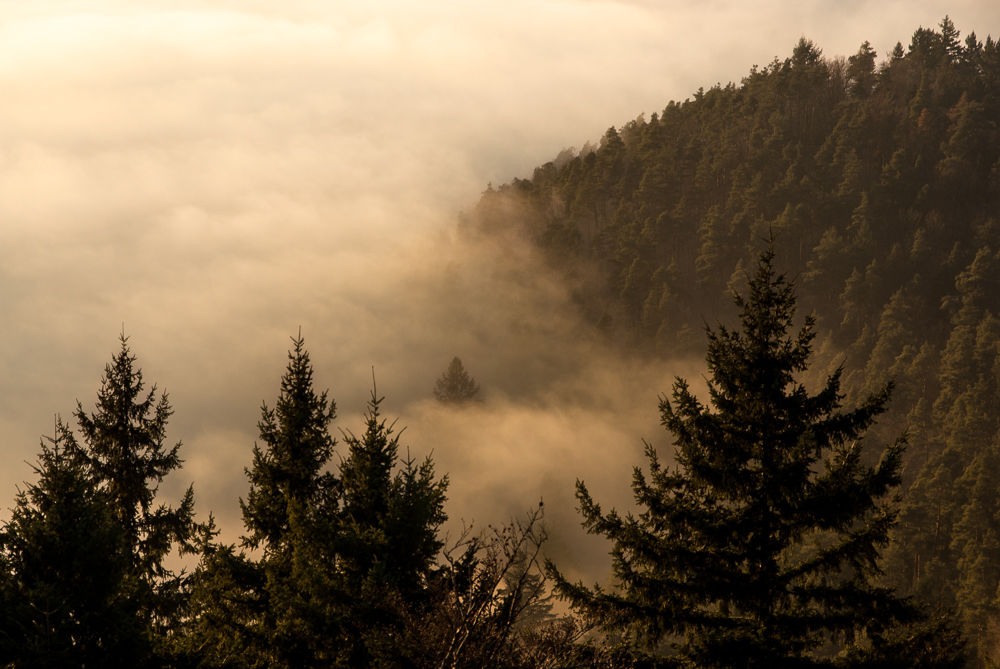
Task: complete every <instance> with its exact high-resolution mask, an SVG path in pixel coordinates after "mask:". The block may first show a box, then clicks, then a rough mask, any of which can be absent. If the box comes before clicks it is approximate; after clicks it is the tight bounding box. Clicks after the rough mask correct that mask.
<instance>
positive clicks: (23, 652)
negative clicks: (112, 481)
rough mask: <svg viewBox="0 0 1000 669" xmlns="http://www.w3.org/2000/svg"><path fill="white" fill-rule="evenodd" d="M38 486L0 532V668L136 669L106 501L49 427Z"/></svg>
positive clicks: (136, 648) (121, 551)
mask: <svg viewBox="0 0 1000 669" xmlns="http://www.w3.org/2000/svg"><path fill="white" fill-rule="evenodd" d="M47 441H48V442H49V443H48V444H46V443H45V441H43V442H42V451H41V453H39V455H38V464H37V465H36V467H35V473H36V474H37V475H38V480H37V482H35V483H29V484H27V485H26V487H25V489H24V490H22V491H20V492H19V493H18V495H17V499H16V501H15V507H14V509H13V511H12V513H11V518H10V520H9V521H8V522H7V523H6V524H5V526H4V528H3V530H2V531H0V563H2V570H0V572H2V574H3V577H4V578H3V581H4V582H3V583H2V589H3V591H4V595H5V596H4V600H5V601H3V602H2V604H3V606H2V613H0V664H2V665H3V666H17V667H81V666H86V667H109V668H110V667H119V666H133V667H134V666H144V664H145V662H146V661H147V660H148V655H149V650H150V648H149V644H148V639H147V638H146V636H145V630H144V629H143V626H142V625H141V624H140V619H139V617H138V615H137V614H138V610H137V609H138V606H137V604H138V602H136V601H135V600H133V599H132V598H130V597H129V590H128V588H127V587H126V579H127V578H128V575H129V574H128V567H129V556H128V554H127V552H126V546H125V544H124V542H123V541H122V539H123V532H122V528H121V526H120V524H119V523H118V522H117V520H116V518H115V516H114V514H113V512H112V507H111V504H110V502H109V499H108V498H107V496H106V495H105V494H104V492H103V491H101V490H98V489H97V487H96V486H95V484H94V481H93V479H92V478H91V476H90V472H89V471H88V469H87V467H86V465H85V463H84V462H83V461H82V459H81V458H80V457H79V449H77V448H74V446H75V440H74V437H73V434H72V432H71V431H70V430H69V429H68V427H66V426H65V425H63V424H62V422H61V421H60V422H57V424H56V434H55V436H54V437H52V438H47Z"/></svg>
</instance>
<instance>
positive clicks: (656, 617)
mask: <svg viewBox="0 0 1000 669" xmlns="http://www.w3.org/2000/svg"><path fill="white" fill-rule="evenodd" d="M773 259H774V251H773V248H769V249H768V250H767V251H766V252H764V253H762V254H761V255H760V257H759V261H758V265H757V270H756V273H755V275H754V276H753V277H750V278H749V286H748V289H747V290H748V293H749V295H748V297H746V298H744V297H742V296H740V295H736V296H735V303H736V306H737V307H738V309H739V310H740V327H739V328H738V329H729V328H726V327H724V326H720V327H719V328H718V329H717V330H716V331H711V330H708V353H707V362H708V368H709V372H710V375H711V378H710V380H709V382H708V394H709V399H710V404H709V405H708V406H706V405H703V404H702V403H701V401H699V400H698V398H697V397H696V396H695V395H694V393H693V392H692V391H691V389H690V388H689V386H688V384H687V383H686V382H685V381H683V380H680V379H678V380H677V382H676V384H675V385H674V390H673V396H672V401H670V400H668V399H666V398H664V399H662V401H661V403H660V410H661V413H662V417H663V425H664V426H665V427H666V428H667V429H668V430H669V431H670V432H671V433H672V434H673V435H674V437H675V442H674V453H675V457H676V462H677V464H676V466H675V467H670V466H664V465H662V464H661V462H660V460H659V456H658V453H657V451H656V449H655V448H653V447H652V446H649V445H647V448H646V455H647V457H648V458H649V473H648V475H647V474H646V473H643V472H642V470H641V469H639V468H636V470H635V475H634V479H633V485H632V487H633V491H634V494H635V500H636V503H637V505H638V506H639V507H640V509H641V512H640V513H639V514H638V515H633V514H631V513H629V514H625V515H621V514H619V513H617V512H616V511H614V510H612V511H611V512H610V513H607V514H605V513H603V512H602V510H601V507H600V506H599V505H598V504H597V503H596V502H595V501H594V500H593V499H592V497H591V496H590V493H589V492H588V490H587V487H586V486H585V485H584V484H583V483H579V484H578V489H577V497H578V499H579V501H580V511H581V514H582V515H583V518H584V526H585V527H586V528H587V529H588V531H589V532H591V533H594V534H601V535H604V536H606V537H607V538H608V539H610V540H611V542H612V544H613V548H612V553H611V555H612V560H613V569H614V578H615V582H616V585H617V587H616V588H613V589H604V588H601V587H600V586H595V587H594V588H593V589H590V588H587V587H585V586H584V585H583V584H571V583H569V582H567V581H566V580H565V578H563V577H562V576H561V575H560V574H559V573H558V571H557V570H556V569H555V567H554V566H552V565H551V564H550V565H549V568H550V571H551V573H552V575H553V576H554V577H555V578H556V580H557V588H558V591H559V592H560V593H561V594H562V595H563V596H564V597H566V598H567V599H568V600H569V601H570V603H571V604H572V605H573V606H574V607H576V608H577V609H579V610H580V611H582V612H584V613H585V614H586V615H588V616H590V617H592V618H593V619H595V620H596V621H598V622H599V623H600V624H601V625H602V626H603V628H604V629H605V631H608V632H613V633H617V634H624V635H625V638H627V639H632V640H634V641H637V642H639V643H640V644H642V645H644V646H645V647H646V648H647V649H655V650H656V651H657V652H658V653H659V652H663V651H665V650H666V649H669V651H668V655H669V657H670V660H669V661H668V663H676V666H689V664H690V665H691V666H698V667H762V668H763V667H790V666H795V667H810V666H879V667H887V666H899V667H904V666H905V667H911V666H959V665H960V662H961V658H960V657H959V656H958V654H957V652H956V646H955V645H954V643H953V642H954V636H953V635H950V634H945V635H943V636H936V635H935V633H934V632H932V631H928V630H927V629H923V628H918V627H916V626H914V627H911V628H909V629H907V628H906V626H907V625H911V626H913V625H916V624H917V623H919V622H920V621H921V619H922V613H921V611H920V609H919V608H918V606H917V605H916V604H915V603H914V602H912V601H910V600H905V599H900V598H898V597H897V596H896V595H895V593H894V591H893V590H892V589H891V588H888V587H884V586H881V585H880V584H879V577H880V575H881V572H880V569H879V557H880V552H881V550H882V549H883V548H884V547H885V546H886V544H887V543H888V541H889V531H890V529H891V528H892V526H893V524H894V523H895V519H896V510H895V506H894V504H893V502H892V500H891V499H890V497H889V496H890V495H891V494H892V491H893V489H894V488H895V487H896V486H898V485H899V483H900V473H899V472H900V462H901V456H902V452H903V440H902V439H900V440H897V441H896V442H895V443H893V444H891V445H889V446H887V447H886V448H885V449H884V450H883V452H882V456H881V459H880V460H879V462H878V464H877V465H876V466H874V467H870V466H866V465H864V464H863V461H862V449H863V447H862V437H863V435H864V432H865V430H866V428H868V427H869V426H870V425H872V423H873V421H874V420H875V418H876V417H877V416H878V415H879V414H880V413H882V412H883V411H884V410H885V405H886V402H887V401H888V399H889V393H890V389H891V388H890V387H885V388H884V389H883V390H882V391H881V392H879V393H877V394H875V395H872V396H870V397H868V399H867V400H865V401H864V402H863V403H862V404H861V405H860V406H858V407H857V408H855V409H851V410H842V409H841V405H840V402H841V399H842V396H841V393H840V376H841V371H840V370H839V369H838V370H837V371H836V372H835V373H834V374H832V375H831V376H830V377H829V378H828V379H827V382H826V384H825V386H824V387H823V388H822V389H821V390H820V391H819V392H818V393H817V394H815V395H810V394H809V393H808V392H807V390H806V388H805V387H804V386H803V385H802V384H801V383H800V382H798V381H797V375H799V374H801V373H803V372H805V371H806V369H807V367H808V361H809V357H810V353H811V343H812V340H813V338H814V336H815V335H814V332H813V327H814V319H813V317H812V316H807V317H806V318H805V322H804V325H803V327H802V328H801V329H800V330H799V331H798V333H797V334H793V333H791V332H790V330H791V328H792V323H793V318H794V315H795V302H796V298H795V294H794V291H793V287H792V285H791V284H789V283H788V282H787V281H786V279H785V277H784V276H783V275H777V274H776V272H775V270H774V268H773ZM921 630H922V631H921ZM937 631H938V632H940V629H938V630H937ZM837 648H840V649H841V650H840V652H839V654H838V655H837V656H836V657H834V656H833V653H834V652H835V651H836V649H837Z"/></svg>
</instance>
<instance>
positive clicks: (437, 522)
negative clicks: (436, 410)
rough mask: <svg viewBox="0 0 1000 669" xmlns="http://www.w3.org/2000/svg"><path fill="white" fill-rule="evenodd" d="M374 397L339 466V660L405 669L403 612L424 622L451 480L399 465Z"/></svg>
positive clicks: (394, 438)
mask: <svg viewBox="0 0 1000 669" xmlns="http://www.w3.org/2000/svg"><path fill="white" fill-rule="evenodd" d="M381 403H382V398H380V397H379V396H378V394H377V391H376V390H375V389H373V390H372V395H371V400H370V401H369V402H368V411H367V413H366V414H365V432H364V434H363V435H362V436H361V437H356V436H355V435H354V434H352V433H351V432H346V433H345V435H344V442H345V444H346V446H347V457H346V458H344V461H343V463H341V465H340V489H341V500H340V501H341V506H340V509H339V511H338V521H337V545H338V550H339V554H338V556H337V565H336V570H337V578H338V580H339V588H340V592H341V593H342V596H344V597H345V598H346V600H347V601H348V602H350V605H349V607H350V608H349V610H348V611H345V615H344V621H345V622H344V625H343V629H344V635H345V636H344V642H343V644H344V646H343V653H342V658H343V661H344V663H345V665H346V666H348V667H352V668H353V667H359V668H360V667H368V666H387V667H388V666H407V664H406V662H405V661H404V658H402V657H401V655H402V654H403V653H405V652H406V650H405V648H403V647H401V645H400V636H401V631H402V629H403V626H404V612H405V613H406V614H410V615H418V616H419V615H422V614H424V613H425V611H426V609H427V605H428V604H429V597H428V595H427V587H428V580H429V579H430V578H431V577H432V575H433V574H434V572H435V571H436V558H437V555H438V552H439V551H440V550H441V548H442V546H443V542H442V541H441V540H440V539H439V538H438V529H439V528H440V526H441V524H442V523H444V521H445V520H446V519H447V516H446V515H445V513H444V501H445V492H446V491H447V488H448V478H447V477H444V478H441V479H436V478H435V475H434V464H433V462H432V461H431V459H430V458H429V457H428V458H426V459H425V460H424V461H423V462H422V463H419V464H418V463H417V462H416V461H415V460H413V459H412V458H410V457H409V455H408V454H407V457H406V458H400V454H399V434H394V432H393V425H392V424H386V421H385V419H383V418H382V416H381V413H380V410H379V405H380V404H381Z"/></svg>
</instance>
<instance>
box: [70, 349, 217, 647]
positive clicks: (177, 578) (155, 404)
mask: <svg viewBox="0 0 1000 669" xmlns="http://www.w3.org/2000/svg"><path fill="white" fill-rule="evenodd" d="M120 342H121V350H120V351H119V352H118V353H117V354H116V355H115V356H114V357H113V358H112V360H111V363H109V364H108V365H107V366H106V367H105V370H104V377H103V378H102V379H101V389H100V390H99V391H98V393H97V407H96V410H95V411H94V412H93V413H91V414H88V413H87V412H86V411H84V409H83V405H82V404H80V403H79V402H78V403H77V410H76V412H75V413H74V416H75V417H76V419H77V422H78V424H79V427H80V431H81V433H82V436H83V443H82V444H80V445H77V444H76V442H75V441H72V442H68V443H67V447H68V448H71V449H72V450H74V451H75V454H74V457H79V458H80V460H81V462H82V463H84V465H85V466H86V468H87V470H88V475H89V476H90V477H92V479H93V481H94V483H95V485H97V486H98V487H99V488H100V490H101V491H102V494H103V495H104V496H105V497H106V498H107V499H108V503H109V505H110V508H111V513H112V514H113V516H114V518H115V520H116V522H117V523H118V524H119V525H120V527H121V531H122V540H123V541H124V545H125V550H126V555H127V560H128V569H127V579H126V585H125V596H127V597H130V598H131V599H132V600H133V601H135V602H136V604H137V605H138V607H139V610H140V612H141V615H142V616H143V617H144V619H145V620H146V623H147V624H148V625H149V626H150V632H151V633H152V634H153V636H154V638H156V639H158V640H159V641H165V640H166V639H167V637H169V636H170V634H171V631H172V629H173V628H174V627H175V626H176V625H177V624H179V619H180V617H181V616H182V615H183V614H182V608H183V606H184V593H183V587H184V585H185V580H186V578H185V576H184V574H183V573H181V574H177V573H175V572H174V571H173V570H171V569H170V568H168V567H167V566H166V565H165V564H164V559H165V558H166V557H167V556H168V555H169V554H170V552H171V551H172V550H174V549H175V548H176V549H178V550H179V551H180V552H181V553H182V554H184V553H189V552H193V551H194V550H195V546H194V543H193V542H194V539H195V537H196V534H197V532H198V529H199V527H198V525H197V524H196V523H195V521H194V490H193V486H192V487H189V488H188V490H187V492H186V493H185V495H184V497H183V499H182V500H181V503H180V505H179V506H178V507H177V508H176V509H174V508H171V507H170V506H168V505H166V504H162V503H161V504H157V502H158V500H157V490H158V488H159V484H160V483H161V482H162V481H163V479H164V477H166V476H167V475H168V474H169V473H170V472H172V471H174V470H176V469H179V468H180V466H181V462H182V461H181V459H180V456H179V451H180V447H181V444H180V443H179V442H178V443H177V444H175V445H174V446H173V447H169V448H168V447H167V446H166V445H165V443H164V442H165V440H166V427H167V420H168V419H169V418H170V415H171V413H172V410H171V408H170V403H169V401H168V399H167V395H166V394H165V393H161V394H160V395H159V397H157V392H156V386H155V385H154V386H153V387H152V388H151V389H150V390H149V392H148V393H146V392H144V383H143V378H142V370H140V369H138V368H136V367H135V360H136V359H135V356H133V355H132V353H131V351H130V350H129V347H128V339H127V338H126V337H125V336H124V335H122V336H121V338H120ZM161 650H163V651H164V652H168V651H166V650H165V649H164V648H161Z"/></svg>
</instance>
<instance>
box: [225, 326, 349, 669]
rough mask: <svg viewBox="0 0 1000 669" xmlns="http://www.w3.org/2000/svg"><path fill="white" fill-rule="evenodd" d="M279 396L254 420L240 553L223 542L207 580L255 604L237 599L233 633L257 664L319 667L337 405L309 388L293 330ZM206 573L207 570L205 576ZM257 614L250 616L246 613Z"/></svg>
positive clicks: (331, 551)
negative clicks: (238, 616)
mask: <svg viewBox="0 0 1000 669" xmlns="http://www.w3.org/2000/svg"><path fill="white" fill-rule="evenodd" d="M292 341H293V345H294V348H293V350H292V351H289V353H288V359H289V362H288V368H287V370H286V372H285V374H284V376H282V378H281V394H280V395H279V397H278V401H277V403H276V405H275V407H274V408H273V409H271V408H269V407H268V406H267V405H266V404H265V405H263V407H262V409H261V420H260V422H259V423H258V424H257V427H258V429H259V431H260V440H261V442H262V443H263V447H261V446H259V445H256V444H255V445H254V448H253V466H252V468H250V469H248V470H246V473H247V477H248V478H249V479H250V492H249V493H248V494H247V499H246V501H245V502H244V501H243V500H242V499H241V500H240V507H241V508H242V510H243V523H244V525H245V526H246V530H247V533H246V535H245V536H244V537H243V539H242V543H243V547H244V548H249V549H252V550H259V551H260V553H261V557H260V559H259V561H257V562H256V563H254V564H252V565H251V564H249V563H248V562H247V559H246V557H245V556H238V555H236V554H235V553H234V552H233V551H232V549H224V550H223V551H222V552H221V553H218V554H216V555H215V556H214V560H215V564H214V566H215V567H216V573H215V574H214V576H215V577H216V580H215V581H214V586H213V585H212V583H213V582H212V580H211V579H208V580H207V583H206V587H208V588H209V589H211V587H216V588H220V589H221V590H222V591H224V592H232V591H234V590H236V591H238V590H239V589H240V585H241V584H242V585H243V587H244V588H246V591H247V592H248V593H249V594H251V595H252V596H253V598H254V599H255V600H256V601H253V600H251V601H246V602H241V603H239V604H240V607H239V608H241V609H242V611H244V612H245V613H246V612H248V613H249V615H248V616H247V618H248V620H247V622H248V623H249V626H248V627H247V628H246V629H242V630H238V632H239V633H240V634H241V635H242V636H243V637H244V638H246V639H247V640H249V644H250V646H251V647H250V649H249V651H248V652H249V654H250V656H251V657H252V658H253V662H254V663H256V666H268V667H315V666H327V665H328V664H329V663H330V662H331V661H332V659H333V658H335V657H336V652H337V651H336V649H337V640H338V636H339V631H338V628H337V616H336V614H335V613H333V612H331V607H330V602H331V599H332V598H333V596H334V595H333V594H332V593H333V591H332V587H333V586H332V582H331V579H332V570H333V568H334V565H335V556H336V548H335V547H334V546H333V545H332V533H333V529H332V528H333V525H332V523H333V518H334V515H335V511H336V508H337V485H338V482H337V479H336V477H335V476H334V475H333V474H332V473H331V472H329V471H327V466H328V465H329V463H330V460H331V458H332V457H333V452H334V446H335V444H336V441H335V440H334V439H333V438H332V437H331V436H330V433H329V425H330V421H332V420H333V418H334V417H335V416H336V410H337V407H336V403H335V402H334V401H333V400H330V399H328V398H327V392H326V391H324V392H322V393H320V394H317V393H316V392H315V390H314V389H313V368H312V364H311V362H310V360H309V354H308V353H307V352H306V350H305V342H304V340H303V339H302V336H301V334H300V335H299V336H298V337H297V338H295V339H293V340H292ZM210 575H212V574H211V572H209V574H207V575H206V576H210ZM254 612H256V614H254Z"/></svg>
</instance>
